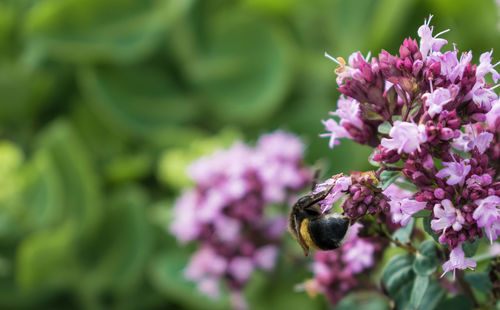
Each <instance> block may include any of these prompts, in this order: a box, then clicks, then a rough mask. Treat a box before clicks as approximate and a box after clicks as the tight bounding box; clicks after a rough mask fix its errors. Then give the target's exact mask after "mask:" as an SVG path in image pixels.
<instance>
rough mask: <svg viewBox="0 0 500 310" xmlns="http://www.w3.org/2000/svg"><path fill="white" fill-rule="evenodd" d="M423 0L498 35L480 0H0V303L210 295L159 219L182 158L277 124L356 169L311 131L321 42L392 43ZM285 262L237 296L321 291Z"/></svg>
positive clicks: (466, 44) (473, 36) (344, 50)
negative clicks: (200, 289)
mask: <svg viewBox="0 0 500 310" xmlns="http://www.w3.org/2000/svg"><path fill="white" fill-rule="evenodd" d="M429 13H432V14H434V15H435V17H434V19H433V22H432V24H433V25H435V26H436V30H437V31H438V32H439V31H441V30H444V29H447V28H450V29H451V30H452V31H451V32H450V33H447V34H446V35H445V38H446V39H448V41H449V42H456V43H457V44H458V48H459V49H460V50H469V49H472V50H473V51H474V56H475V59H476V60H477V59H478V56H479V55H480V53H481V52H483V51H488V50H490V49H491V48H492V47H500V45H499V43H498V42H499V38H500V33H499V31H498V30H497V29H498V28H497V23H498V16H497V14H498V9H497V7H496V6H495V3H494V1H493V0H491V1H489V0H488V1H487V0H483V1H470V0H459V1H456V0H445V1H433V0H427V1H415V0H407V1H401V0H378V1H376V0H364V1H362V0H315V1H307V0H198V1H196V0H107V1H103V0H38V1H36V0H0V309H225V308H227V307H228V301H227V298H223V299H222V300H220V301H210V300H208V299H206V298H204V297H202V296H201V295H199V294H198V293H197V292H196V290H195V287H194V285H193V284H191V283H189V282H187V281H185V280H184V279H183V276H182V268H183V267H184V266H185V265H186V263H187V259H188V257H189V255H190V253H191V252H192V250H193V249H194V245H191V246H189V247H187V248H184V247H180V246H179V245H178V244H177V243H176V242H175V240H174V239H173V237H172V236H170V235H169V233H168V231H167V224H168V222H169V219H170V210H171V207H172V204H173V202H174V200H175V197H176V196H177V195H178V194H179V193H180V191H181V189H182V188H183V187H184V186H186V185H189V180H188V179H187V178H186V177H185V176H184V169H185V166H186V165H187V163H189V161H191V160H193V159H194V158H196V157H198V156H201V155H203V154H206V153H209V152H211V151H212V150H213V149H215V148H217V147H223V146H228V145H230V144H231V142H232V141H234V140H235V139H244V140H245V141H253V140H255V139H256V137H258V135H260V134H262V133H265V132H269V131H273V130H275V129H278V128H281V129H285V130H288V131H291V132H294V133H296V134H298V135H299V136H301V137H302V138H303V140H304V141H305V143H306V145H307V161H308V163H309V164H317V165H320V166H323V167H326V169H327V171H328V172H329V173H333V172H340V171H344V172H348V171H349V170H350V169H355V170H363V169H368V167H369V166H368V162H367V155H368V154H369V152H370V150H369V148H366V147H360V146H356V145H354V144H353V143H350V142H349V141H342V144H341V146H340V147H338V148H336V149H335V151H331V150H329V149H328V143H327V140H324V139H319V138H318V136H317V135H318V133H320V132H322V131H323V127H322V124H321V122H320V120H321V119H326V118H327V117H328V114H327V113H328V111H330V110H333V109H335V102H336V99H337V98H338V95H339V94H338V92H337V90H336V83H335V74H334V73H333V69H334V68H335V66H334V64H333V63H332V62H331V61H329V60H328V59H326V58H325V57H323V53H324V52H325V51H328V52H329V53H330V54H332V55H334V56H342V57H344V58H346V59H347V57H348V55H349V54H350V53H351V52H354V51H357V50H360V51H361V52H362V53H363V54H366V52H368V51H372V54H375V55H376V54H378V52H379V51H380V49H382V48H384V49H386V50H388V51H389V52H391V53H396V52H397V51H398V46H399V44H401V43H402V41H403V39H404V38H405V37H408V36H412V37H414V38H415V37H416V32H417V29H418V27H419V26H420V25H421V24H422V23H423V20H424V18H425V17H427V16H428V15H429ZM447 48H451V44H450V45H448V47H447ZM496 55H499V54H498V53H494V54H493V56H496ZM320 159H321V161H322V162H321V161H320V162H319V163H318V160H320ZM286 238H287V240H288V239H291V238H289V236H286ZM299 263H300V264H298V263H297V262H296V261H294V260H292V259H289V258H288V257H286V255H281V263H280V264H279V266H280V267H279V268H278V270H277V271H275V273H274V275H273V276H272V277H269V276H266V275H265V274H259V273H257V274H255V275H254V276H253V278H252V281H251V283H250V285H249V287H248V289H247V291H246V295H247V297H248V299H249V301H250V305H251V306H252V307H253V308H254V309H305V308H307V309H315V308H325V307H326V302H325V301H324V300H323V299H322V298H321V297H318V298H316V299H315V300H311V299H309V298H308V297H307V295H306V294H304V293H297V292H294V290H293V287H294V286H295V285H296V284H297V283H299V282H301V281H302V280H304V279H305V278H307V277H310V272H309V271H308V269H307V264H305V261H301V262H299ZM292 271H293V272H292ZM365 299H366V298H365ZM368 300H370V298H368ZM365 301H366V300H365ZM376 304H377V303H373V302H372V303H369V304H368V306H372V307H373V306H374V305H376ZM345 307H347V308H349V307H348V306H345V305H344V308H345ZM340 308H342V306H341V307H340ZM342 309H343V308H342Z"/></svg>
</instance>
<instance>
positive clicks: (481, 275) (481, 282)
mask: <svg viewBox="0 0 500 310" xmlns="http://www.w3.org/2000/svg"><path fill="white" fill-rule="evenodd" d="M465 280H467V282H469V283H470V285H472V287H474V288H475V289H476V290H478V291H480V292H488V291H489V290H491V288H492V287H493V284H492V283H491V281H490V278H489V277H488V274H487V273H486V272H475V273H468V274H466V275H465Z"/></svg>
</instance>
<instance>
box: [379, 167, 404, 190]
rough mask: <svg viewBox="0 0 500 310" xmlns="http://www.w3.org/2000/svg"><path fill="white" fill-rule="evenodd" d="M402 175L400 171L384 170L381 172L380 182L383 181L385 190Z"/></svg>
mask: <svg viewBox="0 0 500 310" xmlns="http://www.w3.org/2000/svg"><path fill="white" fill-rule="evenodd" d="M400 176H401V173H400V172H399V171H389V170H384V171H382V173H381V174H380V182H381V183H382V190H385V189H386V188H387V187H389V185H391V184H392V183H394V182H396V180H397V179H398V178H399V177H400Z"/></svg>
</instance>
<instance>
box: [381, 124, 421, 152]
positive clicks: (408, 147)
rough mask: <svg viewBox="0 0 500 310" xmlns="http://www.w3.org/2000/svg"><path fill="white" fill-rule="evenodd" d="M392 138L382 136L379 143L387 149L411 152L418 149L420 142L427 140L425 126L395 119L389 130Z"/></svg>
mask: <svg viewBox="0 0 500 310" xmlns="http://www.w3.org/2000/svg"><path fill="white" fill-rule="evenodd" d="M389 136H390V137H391V138H392V139H387V138H383V139H382V142H381V145H382V146H383V147H385V148H386V149H389V150H394V149H397V150H398V154H401V152H402V151H404V152H405V153H408V154H409V153H411V152H413V151H415V150H419V151H420V144H422V143H424V142H425V141H427V136H426V134H425V126H424V125H417V124H414V123H409V122H402V121H395V122H394V126H393V127H392V128H391V131H390V132H389Z"/></svg>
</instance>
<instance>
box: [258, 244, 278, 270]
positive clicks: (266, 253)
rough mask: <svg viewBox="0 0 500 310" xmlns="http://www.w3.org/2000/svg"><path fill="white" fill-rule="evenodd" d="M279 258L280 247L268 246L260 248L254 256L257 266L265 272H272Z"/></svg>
mask: <svg viewBox="0 0 500 310" xmlns="http://www.w3.org/2000/svg"><path fill="white" fill-rule="evenodd" d="M277 256H278V247H277V246H274V245H266V246H263V247H261V248H258V249H257V250H256V251H255V254H254V260H255V264H256V265H257V266H259V267H260V268H262V269H264V270H272V269H273V268H274V265H275V264H276V257H277Z"/></svg>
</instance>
